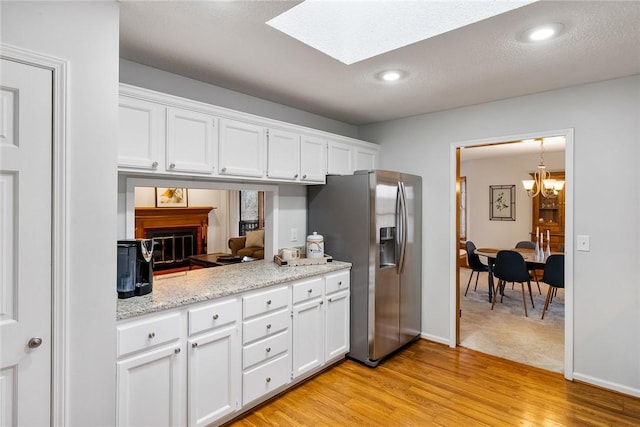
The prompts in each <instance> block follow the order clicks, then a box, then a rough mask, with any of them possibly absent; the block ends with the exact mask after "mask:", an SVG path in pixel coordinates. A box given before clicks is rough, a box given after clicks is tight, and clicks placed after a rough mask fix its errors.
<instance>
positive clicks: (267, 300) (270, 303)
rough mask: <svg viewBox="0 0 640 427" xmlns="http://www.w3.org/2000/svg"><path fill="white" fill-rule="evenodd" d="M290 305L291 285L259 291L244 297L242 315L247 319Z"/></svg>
mask: <svg viewBox="0 0 640 427" xmlns="http://www.w3.org/2000/svg"><path fill="white" fill-rule="evenodd" d="M288 305H289V287H288V286H284V287H280V288H276V289H270V290H267V291H262V292H258V293H255V294H252V295H248V296H246V297H243V298H242V316H243V319H247V318H249V317H252V316H256V315H258V314H263V313H267V312H269V311H273V310H277V309H279V308H283V307H287V306H288Z"/></svg>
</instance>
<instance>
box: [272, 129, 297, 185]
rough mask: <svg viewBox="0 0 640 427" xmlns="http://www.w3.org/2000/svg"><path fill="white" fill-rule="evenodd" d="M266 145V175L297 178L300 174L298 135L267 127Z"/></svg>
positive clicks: (279, 177)
mask: <svg viewBox="0 0 640 427" xmlns="http://www.w3.org/2000/svg"><path fill="white" fill-rule="evenodd" d="M267 147H268V151H267V176H268V177H269V178H278V179H290V180H296V179H298V176H299V175H300V135H298V134H297V133H293V132H285V131H282V130H277V129H269V131H268V136H267Z"/></svg>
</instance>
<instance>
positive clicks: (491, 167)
mask: <svg viewBox="0 0 640 427" xmlns="http://www.w3.org/2000/svg"><path fill="white" fill-rule="evenodd" d="M461 157H462V158H463V157H464V152H463V153H462V155H461ZM539 161H540V155H539V154H526V155H518V156H505V157H495V158H487V159H477V160H468V161H464V160H462V161H461V162H460V175H461V176H466V177H467V227H468V228H467V240H471V241H473V242H474V243H475V245H476V246H477V247H485V248H486V247H492V248H511V247H513V246H514V245H515V244H516V243H517V242H519V241H521V240H531V236H530V235H529V233H530V232H531V199H530V198H529V196H527V192H526V191H525V190H524V189H523V187H522V180H523V179H531V176H530V175H529V172H532V171H534V170H535V168H536V167H537V166H538V163H539ZM544 163H545V165H546V166H547V169H548V170H550V171H561V170H564V152H546V153H545V155H544ZM491 185H515V186H516V206H515V217H516V220H515V221H491V220H490V219H489V186H491Z"/></svg>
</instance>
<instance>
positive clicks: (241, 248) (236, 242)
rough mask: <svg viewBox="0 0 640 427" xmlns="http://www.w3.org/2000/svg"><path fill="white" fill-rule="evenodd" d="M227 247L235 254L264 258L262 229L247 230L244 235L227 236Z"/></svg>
mask: <svg viewBox="0 0 640 427" xmlns="http://www.w3.org/2000/svg"><path fill="white" fill-rule="evenodd" d="M228 245H229V249H231V254H233V255H235V256H240V257H244V256H248V257H251V258H256V259H263V258H264V230H256V231H247V235H246V236H240V237H231V238H229V243H228Z"/></svg>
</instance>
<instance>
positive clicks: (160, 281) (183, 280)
mask: <svg viewBox="0 0 640 427" xmlns="http://www.w3.org/2000/svg"><path fill="white" fill-rule="evenodd" d="M347 268H351V263H348V262H341V261H333V262H329V263H327V264H322V265H309V266H296V267H281V266H279V265H277V264H276V263H274V262H272V261H266V260H260V261H252V262H245V263H239V264H233V265H228V266H222V267H213V268H204V269H199V270H192V271H186V272H182V273H176V274H170V275H165V276H155V277H154V278H153V292H152V293H150V294H148V295H144V296H138V297H132V298H127V299H118V304H117V312H116V319H117V320H123V319H130V318H132V317H136V316H142V315H145V314H149V313H155V312H159V311H162V310H168V309H172V308H178V307H182V306H185V305H188V304H193V303H197V302H202V301H208V300H212V299H216V298H221V297H225V296H228V295H233V294H237V293H241V292H246V291H251V290H255V289H260V288H265V287H268V286H273V285H277V284H279V283H285V282H290V281H293V280H299V279H304V278H306V277H312V276H316V275H319V274H325V273H329V272H332V271H337V270H343V269H347Z"/></svg>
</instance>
